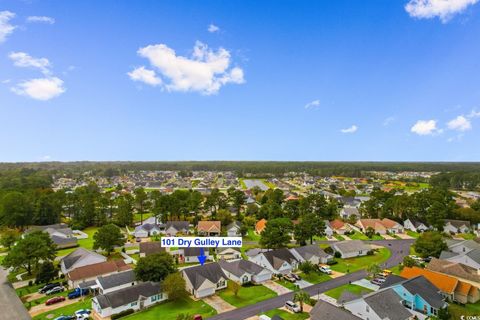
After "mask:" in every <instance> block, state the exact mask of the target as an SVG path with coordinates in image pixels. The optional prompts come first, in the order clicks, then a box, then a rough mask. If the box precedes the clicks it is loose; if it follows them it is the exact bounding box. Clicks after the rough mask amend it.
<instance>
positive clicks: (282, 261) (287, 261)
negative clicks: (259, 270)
mask: <svg viewBox="0 0 480 320" xmlns="http://www.w3.org/2000/svg"><path fill="white" fill-rule="evenodd" d="M249 260H250V261H252V262H254V263H256V264H258V265H259V266H262V267H264V268H267V269H268V270H270V271H271V272H273V273H274V274H288V273H290V272H292V271H293V270H295V269H297V267H298V263H299V261H298V260H297V258H295V256H294V255H293V254H292V253H291V252H290V250H288V249H286V248H282V249H276V250H271V251H265V252H260V253H259V254H257V255H256V256H253V257H249Z"/></svg>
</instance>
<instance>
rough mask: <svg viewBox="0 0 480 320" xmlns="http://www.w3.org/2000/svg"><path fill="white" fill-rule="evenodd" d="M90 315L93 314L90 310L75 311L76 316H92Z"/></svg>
mask: <svg viewBox="0 0 480 320" xmlns="http://www.w3.org/2000/svg"><path fill="white" fill-rule="evenodd" d="M90 313H92V311H91V310H90V309H80V310H77V311H75V315H76V316H79V315H82V314H90Z"/></svg>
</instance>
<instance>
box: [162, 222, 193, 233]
mask: <svg viewBox="0 0 480 320" xmlns="http://www.w3.org/2000/svg"><path fill="white" fill-rule="evenodd" d="M189 226H190V224H189V222H188V221H167V222H166V223H165V229H168V228H170V227H173V228H175V229H176V230H177V231H180V230H183V229H185V230H188V228H189Z"/></svg>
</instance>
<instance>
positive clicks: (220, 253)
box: [217, 248, 242, 260]
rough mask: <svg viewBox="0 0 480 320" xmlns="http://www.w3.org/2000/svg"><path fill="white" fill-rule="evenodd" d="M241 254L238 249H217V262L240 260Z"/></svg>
mask: <svg viewBox="0 0 480 320" xmlns="http://www.w3.org/2000/svg"><path fill="white" fill-rule="evenodd" d="M241 258H242V253H241V252H240V250H239V249H238V248H217V260H236V259H241Z"/></svg>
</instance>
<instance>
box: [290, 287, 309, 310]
mask: <svg viewBox="0 0 480 320" xmlns="http://www.w3.org/2000/svg"><path fill="white" fill-rule="evenodd" d="M293 301H294V302H299V303H300V312H303V304H304V303H308V302H310V295H309V294H308V292H306V291H303V290H300V291H297V292H295V294H294V295H293Z"/></svg>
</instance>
